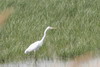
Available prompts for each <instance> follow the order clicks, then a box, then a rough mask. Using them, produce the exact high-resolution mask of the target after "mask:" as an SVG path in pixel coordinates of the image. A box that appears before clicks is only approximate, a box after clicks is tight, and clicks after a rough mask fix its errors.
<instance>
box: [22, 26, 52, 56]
mask: <svg viewBox="0 0 100 67" xmlns="http://www.w3.org/2000/svg"><path fill="white" fill-rule="evenodd" d="M50 29H54V28H53V27H50V26H48V27H47V28H46V29H45V31H44V35H43V37H42V39H41V40H39V41H36V42H34V43H32V44H31V45H30V46H29V47H28V48H27V49H26V50H25V52H24V53H25V54H27V53H29V52H31V51H34V52H35V51H36V50H38V49H39V48H40V47H41V46H42V44H43V41H44V39H45V37H46V32H47V31H48V30H50Z"/></svg>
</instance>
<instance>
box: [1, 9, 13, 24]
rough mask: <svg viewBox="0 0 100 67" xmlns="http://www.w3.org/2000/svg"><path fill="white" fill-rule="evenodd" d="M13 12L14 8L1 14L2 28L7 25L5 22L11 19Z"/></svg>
mask: <svg viewBox="0 0 100 67" xmlns="http://www.w3.org/2000/svg"><path fill="white" fill-rule="evenodd" d="M13 11H14V10H13V8H7V9H5V10H3V11H2V12H0V26H1V25H3V24H4V23H5V21H6V20H7V19H8V18H9V16H10V15H11V14H12V13H13Z"/></svg>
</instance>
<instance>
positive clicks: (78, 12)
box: [0, 0, 100, 63]
mask: <svg viewBox="0 0 100 67" xmlns="http://www.w3.org/2000/svg"><path fill="white" fill-rule="evenodd" d="M9 7H13V8H14V13H13V14H12V15H11V16H10V17H9V19H8V20H7V21H6V22H7V23H6V24H5V26H4V27H3V28H0V63H4V62H8V61H17V60H23V59H28V58H33V57H34V52H31V53H30V54H28V55H26V54H24V50H25V49H26V48H27V47H28V46H29V45H30V44H31V43H33V42H35V41H37V40H40V39H41V38H42V36H43V32H44V30H45V28H46V27H47V26H53V27H56V28H57V29H56V30H50V31H48V32H47V36H46V39H45V42H44V45H43V46H42V47H41V48H40V49H39V50H38V51H37V53H36V56H37V58H55V57H58V58H63V59H67V58H73V57H75V56H78V55H81V54H83V53H85V52H88V51H99V48H100V45H99V44H100V41H99V40H100V37H99V36H100V0H0V12H2V11H3V10H4V9H7V8H9Z"/></svg>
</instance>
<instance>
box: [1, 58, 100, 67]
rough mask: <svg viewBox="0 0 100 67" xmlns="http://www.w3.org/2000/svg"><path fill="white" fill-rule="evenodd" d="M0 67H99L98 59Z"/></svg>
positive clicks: (3, 66) (28, 62)
mask: <svg viewBox="0 0 100 67" xmlns="http://www.w3.org/2000/svg"><path fill="white" fill-rule="evenodd" d="M0 67H100V58H94V59H90V60H88V61H85V62H78V63H77V62H75V61H73V60H72V61H59V60H38V61H37V62H36V63H35V61H33V60H27V61H21V62H13V63H7V64H0Z"/></svg>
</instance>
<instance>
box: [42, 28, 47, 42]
mask: <svg viewBox="0 0 100 67" xmlns="http://www.w3.org/2000/svg"><path fill="white" fill-rule="evenodd" d="M47 30H48V28H46V29H45V31H44V35H43V37H42V39H41V41H44V39H45V37H46V32H47Z"/></svg>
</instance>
